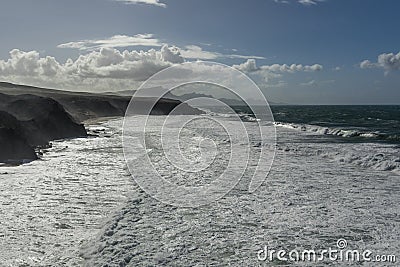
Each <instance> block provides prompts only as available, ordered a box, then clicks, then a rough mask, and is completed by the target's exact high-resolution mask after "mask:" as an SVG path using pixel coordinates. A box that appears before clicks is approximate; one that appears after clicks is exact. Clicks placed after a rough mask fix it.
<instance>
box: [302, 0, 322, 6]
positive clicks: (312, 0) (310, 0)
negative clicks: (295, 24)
mask: <svg viewBox="0 0 400 267" xmlns="http://www.w3.org/2000/svg"><path fill="white" fill-rule="evenodd" d="M319 2H323V0H299V3H300V4H302V5H305V6H310V5H316V4H317V3H319Z"/></svg>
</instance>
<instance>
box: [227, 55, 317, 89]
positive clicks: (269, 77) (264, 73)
mask: <svg viewBox="0 0 400 267" xmlns="http://www.w3.org/2000/svg"><path fill="white" fill-rule="evenodd" d="M233 67H234V68H236V69H238V70H240V71H243V72H245V73H247V74H253V75H256V76H259V77H261V78H262V79H263V81H264V82H266V83H267V85H266V87H284V86H286V83H284V82H283V81H281V82H279V83H277V84H276V83H275V84H272V81H273V80H275V79H277V78H281V77H282V75H283V74H284V73H295V72H317V71H320V70H322V69H323V67H322V65H320V64H314V65H302V64H291V65H288V64H272V65H262V66H257V64H256V60H255V59H248V60H247V61H246V62H244V63H242V64H240V65H233ZM269 85H271V86H269Z"/></svg>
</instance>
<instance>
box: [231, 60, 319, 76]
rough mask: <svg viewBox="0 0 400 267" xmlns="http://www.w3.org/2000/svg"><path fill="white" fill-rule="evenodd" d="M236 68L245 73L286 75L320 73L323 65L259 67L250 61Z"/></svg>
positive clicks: (253, 61) (235, 66) (273, 65)
mask: <svg viewBox="0 0 400 267" xmlns="http://www.w3.org/2000/svg"><path fill="white" fill-rule="evenodd" d="M233 67H234V68H236V69H238V70H241V71H244V72H256V71H269V72H275V73H284V72H290V73H293V72H298V71H308V72H312V71H320V70H322V69H323V67H322V65H320V64H314V65H302V64H291V65H288V64H282V65H280V64H272V65H263V66H260V67H257V65H256V61H255V60H254V59H248V60H247V61H246V62H244V63H242V64H240V65H234V66H233Z"/></svg>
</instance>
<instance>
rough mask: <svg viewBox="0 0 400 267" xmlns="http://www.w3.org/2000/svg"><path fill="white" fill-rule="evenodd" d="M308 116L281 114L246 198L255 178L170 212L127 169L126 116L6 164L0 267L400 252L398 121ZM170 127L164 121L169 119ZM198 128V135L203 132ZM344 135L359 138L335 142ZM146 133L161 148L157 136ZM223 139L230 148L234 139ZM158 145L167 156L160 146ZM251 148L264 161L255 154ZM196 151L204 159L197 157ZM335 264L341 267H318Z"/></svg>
mask: <svg viewBox="0 0 400 267" xmlns="http://www.w3.org/2000/svg"><path fill="white" fill-rule="evenodd" d="M355 108H356V109H358V108H359V107H355ZM386 108H387V107H383V109H384V110H385V109H386ZM299 109H301V107H292V109H291V107H279V108H278V109H274V113H275V114H276V115H275V117H276V121H277V123H276V126H277V127H276V129H277V150H276V155H275V160H274V163H273V166H272V169H271V171H270V173H269V175H268V177H267V179H266V181H265V182H264V183H263V184H262V186H261V187H260V188H258V190H256V192H254V193H250V192H249V191H248V188H247V183H246V179H247V180H248V179H250V178H249V177H247V176H246V174H245V176H244V177H243V179H242V181H241V182H239V184H238V185H237V186H236V187H235V188H234V189H233V190H231V191H230V192H229V193H228V194H227V195H225V196H224V197H222V198H221V199H219V200H217V201H214V202H212V203H210V204H208V205H205V206H201V207H198V208H195V209H194V208H178V207H174V206H170V205H167V204H163V203H162V202H160V201H158V200H156V199H154V198H152V197H151V196H149V195H148V194H147V193H146V192H145V191H143V190H142V189H141V188H140V187H139V186H138V185H137V184H136V183H135V181H134V179H133V178H132V176H131V175H130V173H129V171H128V169H127V168H126V167H125V163H124V156H123V153H122V145H121V136H122V132H121V129H122V120H112V121H108V122H105V123H103V124H100V125H95V126H92V129H90V130H91V131H94V132H96V133H98V134H99V137H91V138H85V139H73V140H61V141H56V142H53V147H52V148H51V149H49V151H47V152H46V153H44V156H43V158H42V159H41V160H38V161H34V162H31V163H29V164H24V165H22V166H18V167H2V168H0V183H1V188H2V191H1V194H0V205H1V206H0V207H1V211H0V212H1V214H2V219H1V226H0V242H1V243H0V262H1V263H2V264H3V265H4V266H206V265H207V266H226V265H232V266H257V265H260V264H266V265H267V266H271V265H272V266H273V265H276V264H286V265H289V266H291V265H293V266H294V265H296V266H298V265H304V266H309V265H310V263H309V262H282V261H279V260H276V259H275V260H274V261H273V262H272V263H271V262H263V261H260V259H258V252H259V251H260V250H262V249H264V248H265V246H268V247H269V248H271V249H275V250H279V249H285V250H293V249H298V250H301V249H328V248H336V245H337V244H336V242H337V240H339V239H345V240H346V241H347V243H348V247H349V248H351V249H358V250H361V251H362V250H371V251H372V252H373V253H374V254H381V255H382V254H387V255H389V254H394V255H400V241H399V239H398V236H399V234H400V227H399V226H400V217H399V213H400V207H399V203H400V183H399V178H400V176H399V172H398V170H399V161H400V160H399V159H400V154H399V149H398V143H396V139H395V138H387V137H388V136H396V134H398V132H396V128H395V125H396V122H395V121H396V119H398V118H399V117H389V118H387V117H385V116H383V115H382V114H383V113H385V112H384V111H382V110H381V111H374V112H372V111H370V112H365V110H361V111H360V114H358V116H360V117H362V119H360V118H359V120H363V121H365V123H355V122H354V121H353V122H347V123H346V122H343V121H342V122H340V125H338V124H334V123H335V121H336V122H338V121H339V120H341V119H342V117H343V114H347V112H351V110H350V111H348V110H345V111H343V110H342V108H340V111H339V110H338V108H337V107H336V108H333V111H335V110H336V111H337V112H338V113H337V114H339V113H341V114H342V117H341V116H339V115H336V117H335V116H333V115H332V116H333V117H332V119H329V118H328V117H329V116H331V115H329V116H328V115H327V116H325V117H326V118H325V119H324V117H323V116H322V115H321V113H323V112H322V111H323V110H321V111H320V112H315V109H311V108H309V107H306V108H305V109H303V112H306V111H307V109H309V110H308V111H307V112H308V113H313V112H315V114H317V115H315V114H314V115H310V114H309V115H305V114H301V115H299V114H300V113H299ZM333 111H332V110H329V112H328V111H326V112H327V113H329V114H332V112H333ZM379 112H383V113H379ZM390 112H393V111H390ZM390 112H389V113H390ZM278 113H281V114H278ZM289 113H291V114H292V115H290V116H292V118H291V119H290V118H289V115H288V114H289ZM293 114H294V115H293ZM362 114H363V115H362ZM216 116H218V115H216ZM285 116H286V117H285ZM300 116H303V119H299V117H300ZM313 116H314V119H312V117H313ZM315 117H317V118H315ZM349 118H354V114H353V116H351V117H350V115H349ZM369 118H370V119H369ZM138 119H143V118H140V117H138ZM164 119H165V117H164V116H159V117H154V120H156V121H157V120H159V121H160V123H161V122H162V121H163V120H164ZM175 119H176V120H181V119H182V118H181V117H180V116H176V118H175ZM218 119H219V120H229V117H226V116H219V117H218ZM369 121H371V122H369ZM372 121H376V122H377V123H374V122H372ZM380 121H385V123H384V124H385V127H389V128H390V125H391V123H392V124H393V128H390V130H388V129H389V128H385V127H383V126H380V125H379V122H380ZM199 123H202V122H201V121H199ZM203 123H204V122H203ZM243 123H245V124H246V125H247V126H248V127H247V129H249V131H251V129H254V131H255V130H256V129H257V127H256V123H255V122H243ZM368 123H370V124H369V125H370V126H368V125H367V124H368ZM328 124H329V125H328ZM382 125H383V124H382ZM198 126H199V127H193V129H204V128H202V127H203V126H204V125H198ZM200 126H201V127H200ZM374 127H375V128H374ZM384 128H385V129H384ZM339 129H340V130H342V131H346V132H349V131H357V133H358V134H350V135H347V134H330V133H332V132H338V131H340V130H339ZM193 131H196V130H192V131H188V132H185V131H184V132H183V133H182V134H187V136H186V138H182V140H187V141H188V142H189V141H190V140H191V139H190V138H191V137H193V138H197V139H198V138H199V136H198V135H196V134H195V133H194V132H193ZM372 133H374V134H376V135H377V136H375V135H372ZM131 134H132V135H135V134H141V133H140V129H138V132H136V133H135V129H134V127H133V129H131ZM208 134H209V135H210V134H211V135H212V132H211V133H210V132H208ZM368 134H371V135H368ZM147 135H148V138H150V140H153V139H152V138H155V139H154V140H156V137H157V136H156V133H152V132H151V131H149V132H148V133H147ZM378 135H379V136H378ZM381 136H385V138H382V137H381ZM208 137H210V136H208ZM211 137H212V136H211ZM197 139H196V140H197ZM214 140H215V142H217V143H218V142H221V144H222V147H224V144H225V143H223V142H226V139H224V138H220V136H218V137H215V138H214ZM393 140H394V141H393ZM153 144H156V143H153ZM183 147H185V146H184V145H183ZM187 148H188V149H193V148H192V147H191V146H187ZM152 149H153V151H152V153H156V152H157V151H154V149H157V146H153V148H152ZM221 151H225V150H223V149H222V150H221ZM251 151H252V153H257V146H252V149H251ZM183 153H185V151H183ZM224 153H225V152H224ZM226 153H228V152H226ZM188 154H189V155H197V154H196V151H192V150H190V153H188ZM156 155H157V154H156ZM226 158H227V157H225V158H224V157H220V158H219V159H220V160H221V162H223V160H226ZM243 160H246V158H245V156H244V158H243ZM154 164H155V168H158V170H160V171H161V172H162V171H163V170H164V169H166V168H168V166H167V163H166V162H165V161H162V160H157V162H154ZM157 164H158V165H157ZM224 166H226V165H225V164H222V163H221V164H214V165H212V168H214V169H211V170H210V169H209V170H207V171H208V175H210V174H213V173H215V174H218V173H220V172H221V170H222V169H223V168H224ZM153 167H154V166H153ZM134 175H141V174H140V173H134ZM164 175H168V172H166V171H165V172H164ZM176 177H178V178H179V179H178V178H176ZM182 177H184V178H185V179H181V178H182ZM190 177H195V178H196V179H197V178H198V176H184V175H183V174H181V173H179V172H176V173H175V174H174V175H172V177H169V179H172V180H173V179H175V178H176V180H173V181H176V182H182V181H183V182H191V181H188V180H187V179H190ZM196 182H197V180H196ZM325 265H326V266H330V265H335V263H334V262H332V261H329V260H325V261H323V262H321V263H319V264H318V266H325ZM359 265H363V266H376V263H375V265H374V263H368V262H361V263H359ZM380 266H396V265H395V264H392V265H390V264H388V263H387V264H380Z"/></svg>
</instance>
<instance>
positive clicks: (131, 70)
mask: <svg viewBox="0 0 400 267" xmlns="http://www.w3.org/2000/svg"><path fill="white" fill-rule="evenodd" d="M182 62H184V58H183V57H182V56H181V55H180V51H179V49H178V48H177V47H175V46H168V45H164V46H162V47H161V48H160V49H159V50H155V49H150V50H148V51H136V50H133V51H128V50H125V51H123V52H120V51H119V50H117V49H114V48H101V49H100V50H99V51H92V52H90V53H88V54H85V55H81V56H79V57H78V58H77V59H76V60H72V59H68V60H67V61H66V62H65V63H60V62H58V61H57V60H56V59H55V58H54V57H50V56H46V57H40V55H39V53H38V52H37V51H29V52H25V51H21V50H18V49H14V50H12V51H11V52H10V58H9V59H8V60H0V77H1V78H2V79H4V80H8V81H12V82H21V83H28V84H33V85H37V86H50V87H61V88H65V89H81V90H90V89H93V90H95V89H108V90H109V89H110V88H113V87H115V86H119V87H122V88H124V87H127V88H129V87H131V86H132V85H134V84H137V82H140V81H144V80H146V79H147V78H149V77H150V76H151V75H153V74H154V73H156V72H158V71H160V70H162V69H164V68H167V67H169V66H171V65H172V64H176V63H182ZM135 82H136V83H135ZM118 89H121V88H118Z"/></svg>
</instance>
